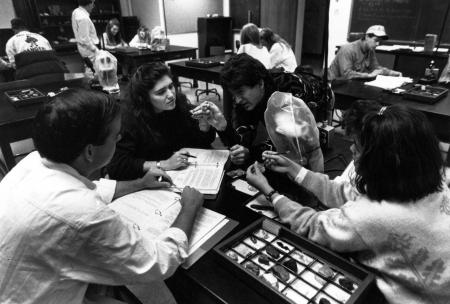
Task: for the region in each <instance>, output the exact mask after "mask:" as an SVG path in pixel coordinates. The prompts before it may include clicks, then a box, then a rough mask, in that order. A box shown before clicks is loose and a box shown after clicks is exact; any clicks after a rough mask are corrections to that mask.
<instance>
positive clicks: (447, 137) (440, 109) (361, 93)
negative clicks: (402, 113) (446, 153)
mask: <svg viewBox="0 0 450 304" xmlns="http://www.w3.org/2000/svg"><path fill="white" fill-rule="evenodd" d="M332 89H333V91H334V94H335V96H336V102H335V108H337V109H342V110H345V109H347V108H348V107H350V105H351V104H352V103H353V102H354V101H355V100H357V99H373V100H376V101H378V102H379V103H381V104H383V105H395V104H403V105H405V106H408V107H411V108H413V109H416V110H419V111H421V112H423V113H424V114H425V115H426V116H427V117H428V119H429V120H430V122H431V123H432V124H433V126H434V128H435V131H436V133H437V135H438V137H439V138H440V139H441V140H443V141H446V142H450V95H447V96H446V97H444V98H443V99H441V100H439V101H438V102H437V103H435V104H434V105H430V104H426V103H420V102H417V101H413V100H408V99H403V97H402V96H400V95H395V94H391V93H388V92H386V91H383V90H382V89H380V88H376V87H371V86H366V85H364V82H363V81H360V80H346V81H337V82H334V83H332Z"/></svg>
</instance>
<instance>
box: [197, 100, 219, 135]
mask: <svg viewBox="0 0 450 304" xmlns="http://www.w3.org/2000/svg"><path fill="white" fill-rule="evenodd" d="M191 114H192V118H194V119H205V120H206V121H207V122H208V123H209V124H210V125H211V126H213V128H214V129H216V130H218V131H223V130H225V128H226V127H227V121H226V119H225V117H224V116H223V114H222V112H221V111H220V109H219V107H217V106H216V105H215V104H214V103H213V102H210V101H205V102H203V103H201V104H200V105H198V106H197V107H195V108H194V109H192V110H191Z"/></svg>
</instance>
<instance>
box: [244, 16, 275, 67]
mask: <svg viewBox="0 0 450 304" xmlns="http://www.w3.org/2000/svg"><path fill="white" fill-rule="evenodd" d="M240 40H241V46H240V47H239V50H238V52H237V53H238V54H242V53H246V54H248V55H250V56H252V57H253V58H256V59H258V60H259V61H260V62H261V63H262V64H263V65H264V67H265V68H266V69H271V68H272V64H271V63H270V54H269V51H268V50H267V48H266V47H265V46H263V45H262V44H261V40H260V37H259V29H258V27H257V26H256V25H254V24H253V23H247V24H246V25H244V26H243V27H242V30H241V38H240Z"/></svg>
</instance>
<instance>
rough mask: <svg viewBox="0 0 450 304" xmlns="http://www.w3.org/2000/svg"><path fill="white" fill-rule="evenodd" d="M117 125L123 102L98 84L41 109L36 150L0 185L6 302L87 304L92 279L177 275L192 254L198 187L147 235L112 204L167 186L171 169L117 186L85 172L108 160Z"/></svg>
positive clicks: (108, 281) (1, 282)
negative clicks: (162, 227) (166, 223)
mask: <svg viewBox="0 0 450 304" xmlns="http://www.w3.org/2000/svg"><path fill="white" fill-rule="evenodd" d="M120 128H121V114H120V108H119V105H118V104H117V102H115V101H113V100H111V99H110V98H109V97H108V96H107V95H105V94H103V93H100V92H95V91H88V90H82V89H69V90H67V91H65V92H63V93H60V94H59V95H58V96H57V97H55V99H54V100H53V101H52V102H50V103H48V104H46V105H45V106H43V107H42V108H41V110H40V111H39V112H38V114H37V115H36V118H35V121H34V127H33V131H34V134H33V139H34V142H35V145H36V148H37V150H38V152H33V153H31V154H29V155H28V156H27V157H26V158H25V159H23V160H22V161H21V162H20V163H18V164H17V165H16V166H15V167H14V168H13V169H12V170H11V171H10V172H9V173H8V174H7V175H6V176H5V178H4V179H3V180H2V181H1V183H0V222H1V223H2V224H1V225H0V303H55V304H56V303H65V304H75V303H76V304H80V303H82V301H83V298H84V296H85V293H86V289H87V286H88V284H89V283H95V284H103V285H129V284H139V283H141V284H148V283H150V282H151V281H155V280H163V279H165V278H167V277H169V276H170V275H172V273H173V272H174V271H175V270H176V268H177V267H178V266H179V265H180V264H181V263H182V262H183V261H184V259H185V258H186V257H187V251H188V236H190V233H191V231H192V225H193V222H194V219H195V216H196V214H197V211H198V209H199V208H200V206H201V205H202V202H203V198H202V196H201V194H200V193H199V192H197V191H196V190H194V189H191V188H189V187H186V188H185V189H184V191H183V193H182V198H181V205H182V207H181V211H180V213H179V215H178V217H177V219H176V220H175V222H174V223H173V225H172V227H170V228H168V229H167V230H166V231H164V232H163V233H162V234H160V235H159V236H157V237H155V239H148V238H147V239H144V238H143V237H142V235H141V233H140V232H139V228H138V227H135V226H133V225H130V224H128V223H126V222H124V221H122V219H121V217H120V216H119V215H118V214H117V213H116V212H114V211H113V210H112V209H110V208H109V207H108V204H109V203H110V202H111V200H112V199H113V198H116V197H119V196H122V195H124V194H127V193H130V192H133V191H138V190H141V189H144V188H154V187H162V186H166V187H167V186H169V182H170V178H169V177H168V176H167V175H166V174H165V173H164V171H161V170H158V169H155V170H152V171H151V172H150V173H148V174H146V175H145V176H144V177H143V178H141V179H138V180H135V181H127V182H117V183H116V182H115V181H111V180H100V181H99V182H97V183H96V184H95V183H93V182H91V181H90V180H89V179H88V178H87V176H89V175H91V174H92V173H93V172H94V171H96V170H98V169H99V168H101V167H103V166H105V165H106V164H107V163H108V162H109V161H110V159H111V157H112V155H113V154H114V151H115V145H116V142H117V141H118V140H119V139H120ZM159 177H162V178H163V179H165V180H167V181H168V182H159V181H158V179H159ZM147 286H148V285H147Z"/></svg>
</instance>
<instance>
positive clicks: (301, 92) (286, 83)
mask: <svg viewBox="0 0 450 304" xmlns="http://www.w3.org/2000/svg"><path fill="white" fill-rule="evenodd" d="M271 74H272V77H273V80H274V84H275V89H276V91H280V92H288V93H292V95H293V96H295V97H297V98H300V99H302V100H303V101H304V102H305V103H306V104H307V105H308V107H309V108H310V110H311V112H312V113H313V114H314V118H315V119H316V121H317V122H319V121H324V120H326V119H327V118H328V115H329V113H331V110H332V108H333V98H332V96H333V92H332V91H331V88H330V86H328V85H327V88H326V89H325V88H324V86H323V80H322V79H321V78H320V77H318V76H316V75H313V74H311V73H307V72H303V71H301V70H299V69H296V70H295V72H294V73H286V72H272V73H271Z"/></svg>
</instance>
